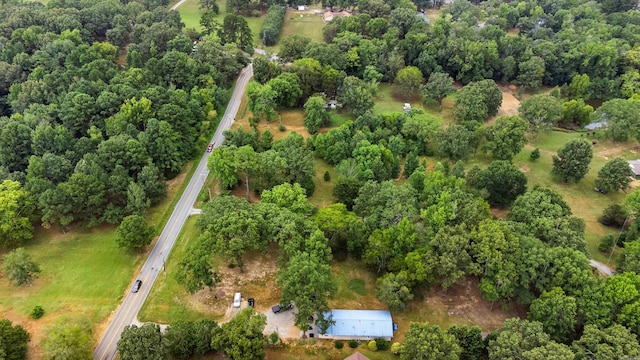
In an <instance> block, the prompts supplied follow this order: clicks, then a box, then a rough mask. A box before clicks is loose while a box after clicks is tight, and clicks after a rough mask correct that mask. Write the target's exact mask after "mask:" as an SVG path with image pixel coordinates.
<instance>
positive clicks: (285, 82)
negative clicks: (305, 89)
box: [267, 72, 302, 107]
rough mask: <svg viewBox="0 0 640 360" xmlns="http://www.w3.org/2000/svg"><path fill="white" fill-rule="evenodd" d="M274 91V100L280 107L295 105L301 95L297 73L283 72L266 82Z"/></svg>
mask: <svg viewBox="0 0 640 360" xmlns="http://www.w3.org/2000/svg"><path fill="white" fill-rule="evenodd" d="M267 85H269V86H270V87H271V89H272V90H273V91H274V93H275V102H276V104H277V105H278V106H280V107H295V106H297V105H298V103H299V101H300V97H301V96H302V89H301V88H300V79H299V78H298V75H296V74H293V73H290V72H284V73H282V74H280V75H278V76H276V77H275V78H273V79H271V80H269V82H268V83H267Z"/></svg>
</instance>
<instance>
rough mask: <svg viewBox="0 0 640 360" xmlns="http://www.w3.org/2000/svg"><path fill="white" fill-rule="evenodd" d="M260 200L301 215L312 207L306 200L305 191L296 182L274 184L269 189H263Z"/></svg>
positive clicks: (308, 212)
mask: <svg viewBox="0 0 640 360" xmlns="http://www.w3.org/2000/svg"><path fill="white" fill-rule="evenodd" d="M260 200H261V201H262V202H265V203H271V204H276V205H278V206H279V207H281V208H285V209H288V210H291V211H292V212H294V213H299V214H302V215H309V214H310V213H311V210H312V209H313V207H312V205H311V204H309V202H308V201H307V195H306V191H305V190H304V188H302V187H301V186H300V184H298V183H295V184H293V185H291V184H289V183H284V184H280V185H276V186H274V187H273V188H272V189H271V190H265V191H263V192H262V195H261V196H260Z"/></svg>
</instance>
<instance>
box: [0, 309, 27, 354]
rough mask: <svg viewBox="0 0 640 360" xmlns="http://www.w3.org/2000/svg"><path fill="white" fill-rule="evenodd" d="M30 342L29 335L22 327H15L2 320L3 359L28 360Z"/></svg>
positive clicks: (0, 325)
mask: <svg viewBox="0 0 640 360" xmlns="http://www.w3.org/2000/svg"><path fill="white" fill-rule="evenodd" d="M29 341H30V336H29V333H28V332H27V331H26V330H25V329H24V328H23V327H22V326H20V325H15V326H13V325H12V323H11V321H9V320H7V319H2V320H0V355H2V356H3V358H5V359H11V360H26V359H27V350H28V348H27V343H28V342H29Z"/></svg>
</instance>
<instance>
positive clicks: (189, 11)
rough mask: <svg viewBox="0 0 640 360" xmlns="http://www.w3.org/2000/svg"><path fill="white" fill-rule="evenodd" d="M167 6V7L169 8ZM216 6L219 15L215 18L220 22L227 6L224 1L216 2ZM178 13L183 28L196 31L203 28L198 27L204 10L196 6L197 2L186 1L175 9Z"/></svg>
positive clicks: (193, 0)
mask: <svg viewBox="0 0 640 360" xmlns="http://www.w3.org/2000/svg"><path fill="white" fill-rule="evenodd" d="M176 2H177V1H175V2H173V3H172V4H171V6H173V5H174V3H176ZM171 6H169V7H171ZM218 6H220V15H218V16H217V18H219V19H218V21H220V22H222V19H223V18H224V11H225V7H226V6H227V3H226V1H220V2H218ZM176 10H177V11H178V12H179V13H180V18H181V19H182V22H183V23H184V26H185V28H187V29H188V28H193V29H196V30H197V31H202V30H203V28H202V26H200V16H202V13H204V10H201V9H200V5H199V4H198V0H187V1H185V2H184V3H183V4H182V5H180V6H179V7H178V8H177V9H176Z"/></svg>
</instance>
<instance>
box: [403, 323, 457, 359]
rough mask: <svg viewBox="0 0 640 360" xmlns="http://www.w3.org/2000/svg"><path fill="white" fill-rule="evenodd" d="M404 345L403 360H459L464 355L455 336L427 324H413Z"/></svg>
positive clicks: (410, 325)
mask: <svg viewBox="0 0 640 360" xmlns="http://www.w3.org/2000/svg"><path fill="white" fill-rule="evenodd" d="M402 345H403V346H402V353H401V354H400V359H401V360H457V359H459V358H460V354H462V349H461V348H460V345H458V341H457V340H456V337H455V336H453V335H451V334H448V333H443V332H442V330H440V328H439V327H438V326H437V325H429V324H427V323H417V322H411V324H409V330H408V331H407V333H406V334H405V340H404V343H403V344H402Z"/></svg>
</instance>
